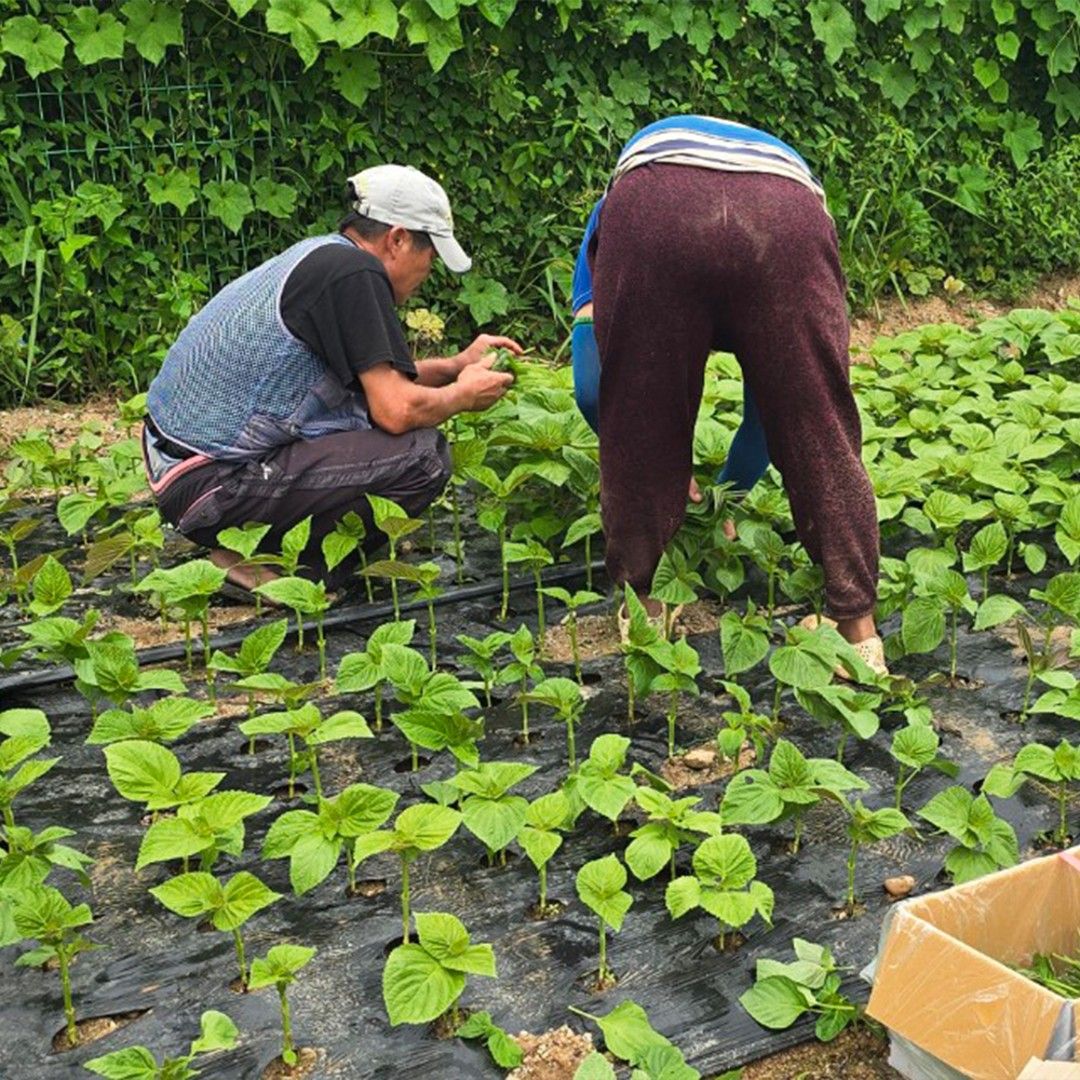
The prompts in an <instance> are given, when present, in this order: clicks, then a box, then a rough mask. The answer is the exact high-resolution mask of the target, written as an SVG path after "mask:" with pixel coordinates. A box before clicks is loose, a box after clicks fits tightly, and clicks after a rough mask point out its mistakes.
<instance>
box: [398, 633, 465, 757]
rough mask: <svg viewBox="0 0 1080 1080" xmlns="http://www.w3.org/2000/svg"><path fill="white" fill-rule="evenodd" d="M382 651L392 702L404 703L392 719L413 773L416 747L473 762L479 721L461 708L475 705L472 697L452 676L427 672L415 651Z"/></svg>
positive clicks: (424, 664) (401, 649)
mask: <svg viewBox="0 0 1080 1080" xmlns="http://www.w3.org/2000/svg"><path fill="white" fill-rule="evenodd" d="M382 655H383V662H384V664H385V668H386V673H387V678H388V680H389V682H390V684H391V685H392V686H393V688H394V693H395V695H396V697H397V700H398V701H399V702H401V703H402V704H403V705H405V706H406V708H405V710H404V711H400V712H396V713H395V714H394V715H393V717H392V720H393V723H394V726H395V727H396V728H397V729H398V730H399V731H400V732H401V733H402V734H403V735H404V736H405V738H406V739H408V741H409V747H410V750H411V754H412V769H413V772H416V770H417V769H418V768H419V753H418V747H421V746H422V747H423V748H424V749H426V750H449V751H450V753H451V754H453V755H454V757H455V758H456V759H457V760H458V761H460V762H462V763H464V764H465V765H469V766H472V767H475V766H476V765H478V764H479V762H480V755H479V752H478V751H477V749H476V741H477V739H479V738H481V737H482V736H483V733H484V724H483V721H482V720H473V719H471V718H470V717H468V716H466V715H465V711H466V710H468V709H478V708H479V707H480V702H479V700H478V699H477V697H476V695H475V694H474V693H473V692H472V691H471V690H470V689H469V688H468V687H467V686H465V684H464V683H462V682H461V681H460V680H459V679H458V678H457V677H456V676H454V675H451V674H449V673H448V672H444V671H432V670H430V668H429V667H428V665H427V662H426V661H425V660H424V657H423V656H422V655H421V654H420V653H418V652H417V651H416V650H415V649H410V648H407V647H405V646H403V645H384V646H383V650H382Z"/></svg>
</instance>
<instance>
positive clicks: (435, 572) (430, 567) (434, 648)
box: [413, 562, 443, 668]
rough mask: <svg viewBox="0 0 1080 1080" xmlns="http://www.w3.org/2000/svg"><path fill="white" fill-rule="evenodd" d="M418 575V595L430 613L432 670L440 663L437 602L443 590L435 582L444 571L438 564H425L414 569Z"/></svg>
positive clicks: (429, 637) (429, 643)
mask: <svg viewBox="0 0 1080 1080" xmlns="http://www.w3.org/2000/svg"><path fill="white" fill-rule="evenodd" d="M413 570H414V571H415V573H416V595H417V597H418V598H419V599H421V600H423V601H424V603H425V604H427V613H428V646H429V648H430V652H431V655H430V658H429V662H430V663H431V666H432V668H434V667H435V665H436V664H437V663H438V637H437V630H436V626H435V601H436V600H437V599H438V598H439V597H440V596H442V594H443V590H442V588H441V587H440V586H438V585H436V584H435V582H436V581H437V580H438V578H439V575H440V574H441V573H442V570H441V569H440V568H439V564H438V563H433V562H424V563H420V564H419V565H417V566H414V567H413Z"/></svg>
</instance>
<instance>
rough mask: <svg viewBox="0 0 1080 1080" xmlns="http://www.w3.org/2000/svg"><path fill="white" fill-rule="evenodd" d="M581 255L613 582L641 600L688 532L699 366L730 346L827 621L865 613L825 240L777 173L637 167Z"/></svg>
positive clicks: (869, 585)
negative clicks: (589, 287) (669, 550)
mask: <svg viewBox="0 0 1080 1080" xmlns="http://www.w3.org/2000/svg"><path fill="white" fill-rule="evenodd" d="M590 254H591V265H592V270H593V302H594V312H593V317H594V323H595V329H596V340H597V345H598V347H599V352H600V410H599V411H600V475H601V491H602V496H601V513H602V517H603V522H604V533H605V536H606V543H607V566H608V572H609V574H610V576H611V578H612V580H613V581H615V582H620V583H621V582H628V583H630V584H631V585H633V586H634V587H635V588H637V589H647V588H648V587H649V585H650V583H651V581H652V575H653V572H654V570H655V569H656V564H657V563H658V562H659V559H660V555H661V554H662V552H663V550H664V548H665V547H666V545H667V544H668V542H669V541H670V540H671V538H672V537H673V536H674V535H675V533H676V531H677V530H678V528H679V526H680V525H681V524H682V520H683V517H684V514H685V512H686V501H687V489H688V487H689V483H690V476H691V467H692V448H693V435H694V422H695V419H696V417H697V412H698V406H699V405H700V403H701V393H702V386H703V382H704V376H705V361H706V359H707V358H708V355H709V352H710V351H712V350H725V351H729V352H733V353H734V354H735V356H736V357H737V358H738V361H739V365H740V367H741V368H742V372H743V377H744V379H745V380H746V382H747V384H748V385H749V387H750V391H751V393H752V394H753V397H754V401H755V403H756V405H757V407H758V411H759V413H760V415H761V422H762V426H763V428H764V431H765V439H766V443H767V445H768V449H769V458H770V460H771V461H772V463H773V464H774V465H775V466H776V467H777V469H778V470H779V471H780V475H781V476H782V477H783V481H784V487H785V489H786V490H787V494H788V499H789V501H790V504H791V513H792V517H793V518H794V521H795V528H796V531H797V533H798V537H799V540H800V541H801V542H802V544H803V546H804V547H805V548H806V550H807V552H809V554H810V557H811V558H812V559H813V560H814V562H815V563H818V564H819V565H821V566H822V568H823V569H824V573H825V593H826V599H827V602H828V608H829V611H830V613H831V614H832V615H833V616H834V617H836V618H842V619H852V618H858V617H860V616H864V615H868V614H870V613H871V612H872V611H873V609H874V603H875V599H876V592H877V570H878V528H877V514H876V511H875V506H874V495H873V490H872V488H871V486H870V480H869V478H868V476H867V474H866V469H865V468H864V467H863V464H862V460H861V457H860V445H861V439H862V432H861V427H860V423H859V414H858V410H857V408H856V405H855V400H854V398H853V396H852V393H851V387H850V383H849V378H848V367H849V363H850V357H849V354H848V333H849V326H848V319H847V310H846V305H845V300H844V277H843V272H842V271H841V269H840V259H839V253H838V250H837V239H836V230H835V228H834V227H833V223H832V221H831V219H830V218H829V216H828V215H827V214H826V213H825V211H824V209H823V208H822V205H821V203H820V201H819V200H818V198H817V197H816V196H815V195H814V193H813V192H811V191H810V190H809V189H807V188H805V187H803V186H802V185H801V184H799V183H797V182H796V181H794V180H789V179H787V178H785V177H780V176H770V175H765V174H758V173H731V172H721V171H717V170H713V169H705V168H697V167H693V166H686V165H657V164H653V165H645V166H641V167H639V168H637V169H634V170H632V171H631V172H629V173H627V174H626V175H624V176H623V177H622V178H621V179H620V180H619V181H618V182H617V183H616V184H615V186H614V187H613V188H612V190H611V191H610V193H609V194H608V196H607V198H606V200H605V202H604V208H603V210H602V212H601V218H600V225H599V229H598V231H597V239H596V242H595V246H594V247H593V249H592V251H591V252H590Z"/></svg>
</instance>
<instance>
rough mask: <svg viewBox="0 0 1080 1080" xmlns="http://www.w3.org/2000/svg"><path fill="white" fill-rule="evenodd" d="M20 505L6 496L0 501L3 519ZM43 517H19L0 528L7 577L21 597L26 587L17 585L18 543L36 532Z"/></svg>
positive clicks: (20, 504) (0, 541)
mask: <svg viewBox="0 0 1080 1080" xmlns="http://www.w3.org/2000/svg"><path fill="white" fill-rule="evenodd" d="M21 506H22V503H20V502H19V500H17V499H12V498H6V499H4V500H3V502H2V503H0V512H2V515H3V517H4V518H5V519H8V518H9V515H10V514H11V512H12V511H13V510H17V509H19V508H20V507H21ZM42 521H43V519H42V518H39V517H21V518H18V519H16V520H14V521H12V522H11V524H10V525H8V526H7V527H6V528H0V544H3V545H4V547H5V548H7V553H8V562H9V563H10V567H9V571H8V579H9V581H11V582H12V583H13V584H14V585H15V593H16V596H18V597H19V598H20V602H21V598H22V594H23V590H24V589H25V588H26V586H25V584H24V585H21V586H20V585H19V584H18V581H19V552H18V545H19V544H21V543H22V542H23V541H24V540H27V539H29V538H30V537H31V536H33V535H34V533H35V532H37V530H38V528H39V527H40V525H41V523H42Z"/></svg>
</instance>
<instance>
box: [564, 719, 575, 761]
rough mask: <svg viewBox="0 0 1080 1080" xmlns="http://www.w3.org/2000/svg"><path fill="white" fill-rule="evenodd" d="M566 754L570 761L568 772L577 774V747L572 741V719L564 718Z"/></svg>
mask: <svg viewBox="0 0 1080 1080" xmlns="http://www.w3.org/2000/svg"><path fill="white" fill-rule="evenodd" d="M566 754H567V757H568V758H569V761H570V772H571V773H574V772H577V745H576V743H575V741H574V718H573V717H572V716H568V717H567V718H566Z"/></svg>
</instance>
